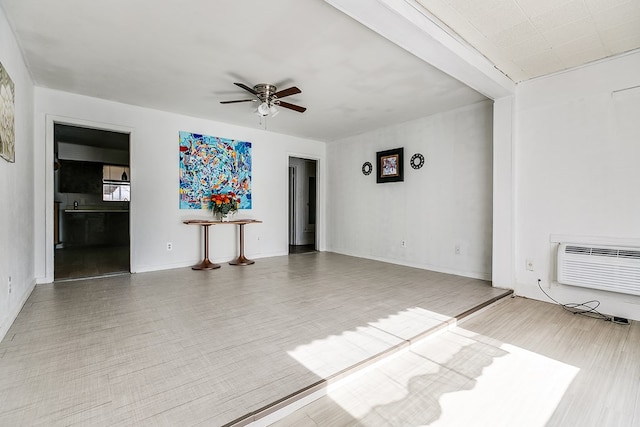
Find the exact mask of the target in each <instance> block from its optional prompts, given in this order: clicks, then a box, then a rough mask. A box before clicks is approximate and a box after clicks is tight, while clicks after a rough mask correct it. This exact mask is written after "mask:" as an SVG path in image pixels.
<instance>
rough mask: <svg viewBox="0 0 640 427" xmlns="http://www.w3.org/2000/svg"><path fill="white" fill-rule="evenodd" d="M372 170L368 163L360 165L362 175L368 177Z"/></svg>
mask: <svg viewBox="0 0 640 427" xmlns="http://www.w3.org/2000/svg"><path fill="white" fill-rule="evenodd" d="M372 170H373V166H372V165H371V163H369V162H364V163H363V164H362V173H363V174H365V175H370V174H371V171H372Z"/></svg>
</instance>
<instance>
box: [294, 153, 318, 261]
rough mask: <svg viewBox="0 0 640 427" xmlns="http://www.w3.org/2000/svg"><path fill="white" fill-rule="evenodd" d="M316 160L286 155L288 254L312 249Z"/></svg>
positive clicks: (314, 218) (314, 217) (315, 215)
mask: <svg viewBox="0 0 640 427" xmlns="http://www.w3.org/2000/svg"><path fill="white" fill-rule="evenodd" d="M317 164H318V162H317V160H312V159H302V158H299V157H289V253H290V254H294V253H305V252H314V251H316V218H317V206H316V205H317V182H316V176H317V166H318V165H317Z"/></svg>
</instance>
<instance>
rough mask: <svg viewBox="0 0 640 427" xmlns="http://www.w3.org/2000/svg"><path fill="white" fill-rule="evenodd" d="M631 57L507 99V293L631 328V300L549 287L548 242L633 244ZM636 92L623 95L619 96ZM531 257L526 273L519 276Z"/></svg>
mask: <svg viewBox="0 0 640 427" xmlns="http://www.w3.org/2000/svg"><path fill="white" fill-rule="evenodd" d="M638 86H640V52H636V53H635V54H630V55H626V56H623V57H619V58H616V59H613V60H609V61H604V62H600V63H596V64H593V65H591V66H587V67H584V68H580V69H577V70H573V71H570V72H566V73H562V74H558V75H555V76H549V77H546V78H540V79H537V80H533V81H529V82H525V83H521V84H519V85H518V89H517V93H516V113H515V115H516V126H515V135H516V136H515V141H516V150H515V151H516V167H515V169H516V251H515V265H516V281H517V285H516V292H517V293H518V294H520V295H525V296H528V297H531V298H537V299H541V300H547V299H546V297H545V296H544V295H543V294H542V293H541V292H540V291H539V289H538V287H537V284H536V283H537V279H538V278H540V279H542V281H543V283H544V284H545V290H547V287H549V286H550V289H549V290H548V292H550V293H551V295H552V296H554V298H556V299H557V300H559V301H561V302H564V303H572V302H575V303H581V302H584V301H587V300H591V299H598V300H600V301H601V303H602V305H601V306H600V309H599V310H600V311H601V312H603V313H606V314H611V315H619V316H624V317H630V318H633V319H636V320H640V297H635V296H628V295H623V294H616V293H609V292H600V291H595V290H585V289H581V288H577V287H571V286H566V285H558V284H557V283H555V249H556V245H555V244H553V243H551V242H550V239H551V237H552V235H568V236H572V237H571V238H572V239H573V240H580V239H582V240H584V239H587V237H588V236H593V237H596V238H599V239H602V238H606V239H613V240H615V239H623V240H626V239H639V238H640V196H639V194H640V193H639V191H638V184H639V183H640V163H639V159H640V89H638ZM632 87H635V89H631V90H623V89H627V88H632ZM527 259H530V260H531V261H532V262H533V264H534V271H527V270H526V267H525V262H526V260H527Z"/></svg>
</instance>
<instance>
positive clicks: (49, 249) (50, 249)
mask: <svg viewBox="0 0 640 427" xmlns="http://www.w3.org/2000/svg"><path fill="white" fill-rule="evenodd" d="M56 124H61V125H70V126H78V127H85V128H91V129H98V130H106V131H112V132H120V133H126V134H128V135H129V167H130V168H131V169H132V170H133V169H134V166H135V155H134V154H135V152H134V150H133V149H132V148H133V147H134V146H135V144H134V141H135V131H134V129H133V128H131V127H128V126H121V125H114V124H112V123H101V122H94V121H90V120H84V119H78V118H72V117H64V116H58V115H53V114H46V115H45V155H44V161H45V164H44V165H43V170H44V171H45V253H44V256H45V260H44V267H45V276H44V278H42V279H39V280H37V283H53V281H54V271H53V270H54V239H53V228H54V227H53V216H54V213H53V195H54V185H53V181H54V178H53V173H54V170H53V161H54V157H53V153H54V147H55V144H54V127H55V125H56ZM132 175H133V174H132ZM129 181H130V182H131V201H129V270H130V271H131V272H132V273H134V272H135V268H134V266H135V265H136V263H135V253H136V251H135V250H134V249H135V237H134V234H133V233H132V231H133V213H134V212H135V200H136V197H135V183H134V179H133V177H132V176H130V177H129Z"/></svg>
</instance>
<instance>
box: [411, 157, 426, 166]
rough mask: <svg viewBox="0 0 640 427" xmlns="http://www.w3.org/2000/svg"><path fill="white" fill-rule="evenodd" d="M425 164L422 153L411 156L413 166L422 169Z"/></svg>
mask: <svg viewBox="0 0 640 427" xmlns="http://www.w3.org/2000/svg"><path fill="white" fill-rule="evenodd" d="M422 166H424V156H423V155H422V154H420V153H416V154H414V155H413V156H411V167H412V168H414V169H420V168H421V167H422Z"/></svg>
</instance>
